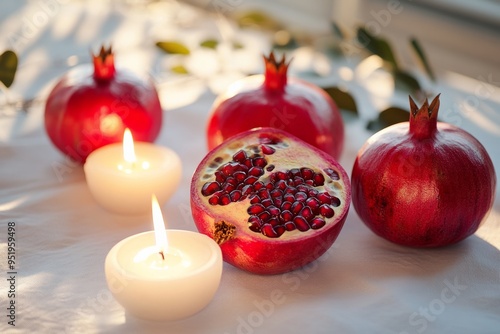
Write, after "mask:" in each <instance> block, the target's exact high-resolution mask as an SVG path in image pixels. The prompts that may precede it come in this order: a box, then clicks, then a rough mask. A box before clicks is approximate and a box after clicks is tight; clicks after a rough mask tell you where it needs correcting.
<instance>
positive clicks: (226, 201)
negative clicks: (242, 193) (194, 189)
mask: <svg viewBox="0 0 500 334" xmlns="http://www.w3.org/2000/svg"><path fill="white" fill-rule="evenodd" d="M230 203H231V197H230V196H229V194H224V195H222V196H221V197H220V198H219V205H228V204H230Z"/></svg>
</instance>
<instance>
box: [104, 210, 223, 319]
mask: <svg viewBox="0 0 500 334" xmlns="http://www.w3.org/2000/svg"><path fill="white" fill-rule="evenodd" d="M155 206H156V209H155ZM153 212H154V213H153V220H154V222H155V231H154V232H153V231H151V232H144V233H140V234H136V235H133V236H131V237H128V238H126V239H124V240H122V241H120V242H119V243H118V244H116V245H115V246H114V247H113V248H112V249H111V251H110V252H109V253H108V255H107V257H106V261H105V273H106V280H107V283H108V287H109V289H110V291H111V293H112V294H113V296H114V297H115V299H116V300H117V301H118V302H119V303H120V304H121V305H122V306H123V307H124V308H125V310H126V311H127V312H128V313H129V314H131V315H133V316H136V317H138V318H142V319H147V320H156V321H170V320H179V319H183V318H186V317H189V316H191V315H193V314H195V313H197V312H199V311H200V310H202V309H203V308H204V307H205V306H207V305H208V304H209V303H210V301H211V300H212V299H213V297H214V295H215V293H216V291H217V289H218V287H219V284H220V279H221V275H222V252H221V250H220V247H219V245H217V243H215V241H213V240H212V239H211V238H209V237H208V236H206V235H203V234H200V233H196V232H190V231H182V230H165V227H164V225H163V220H162V216H161V211H160V209H159V206H158V204H157V202H156V203H155V201H154V200H153ZM155 235H156V238H155ZM155 240H156V241H155Z"/></svg>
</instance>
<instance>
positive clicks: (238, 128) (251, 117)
mask: <svg viewBox="0 0 500 334" xmlns="http://www.w3.org/2000/svg"><path fill="white" fill-rule="evenodd" d="M264 60H265V65H266V68H265V74H264V75H253V76H249V77H246V78H243V79H242V80H240V81H237V82H235V83H233V84H232V85H230V87H229V88H228V89H227V90H226V91H225V92H224V93H222V94H221V95H219V96H218V98H217V99H216V100H215V102H214V104H213V106H212V110H211V113H210V115H209V119H208V122H207V141H208V148H209V149H213V148H214V147H215V146H217V145H219V144H220V143H222V142H223V141H224V140H226V139H227V138H229V137H231V136H234V135H236V134H238V133H240V132H243V131H247V130H250V129H253V128H257V127H272V128H277V129H280V130H284V131H286V132H289V133H290V134H292V135H294V136H296V137H298V138H300V139H302V140H304V141H305V142H307V143H309V144H311V145H313V146H315V147H317V148H319V149H320V150H323V151H325V152H326V153H328V154H330V155H331V156H332V157H334V158H335V159H339V158H340V155H341V153H342V149H343V145H344V124H343V121H342V117H341V115H340V113H339V110H338V108H337V105H336V104H335V102H334V101H333V100H332V99H331V98H330V96H329V95H328V94H326V93H325V92H324V91H323V90H322V89H321V88H319V87H317V86H315V85H313V84H311V83H308V82H306V81H303V80H300V79H297V78H293V77H290V78H287V69H288V66H289V63H288V64H287V63H285V57H283V59H282V60H281V62H277V61H276V59H275V58H274V55H273V53H271V55H270V56H269V57H268V58H266V57H265V58H264Z"/></svg>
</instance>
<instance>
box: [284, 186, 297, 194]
mask: <svg viewBox="0 0 500 334" xmlns="http://www.w3.org/2000/svg"><path fill="white" fill-rule="evenodd" d="M283 192H284V193H285V194H293V195H295V193H296V192H297V189H296V188H295V187H290V186H287V187H286V189H285V190H283Z"/></svg>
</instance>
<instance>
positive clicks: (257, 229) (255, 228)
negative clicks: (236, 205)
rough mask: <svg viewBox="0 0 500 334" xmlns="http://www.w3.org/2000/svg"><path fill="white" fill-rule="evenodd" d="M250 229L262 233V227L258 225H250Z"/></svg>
mask: <svg viewBox="0 0 500 334" xmlns="http://www.w3.org/2000/svg"><path fill="white" fill-rule="evenodd" d="M248 228H249V229H250V230H251V231H254V232H260V225H259V224H257V223H248Z"/></svg>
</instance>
